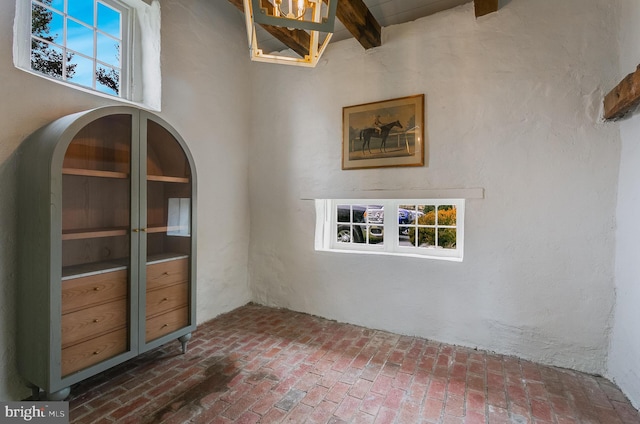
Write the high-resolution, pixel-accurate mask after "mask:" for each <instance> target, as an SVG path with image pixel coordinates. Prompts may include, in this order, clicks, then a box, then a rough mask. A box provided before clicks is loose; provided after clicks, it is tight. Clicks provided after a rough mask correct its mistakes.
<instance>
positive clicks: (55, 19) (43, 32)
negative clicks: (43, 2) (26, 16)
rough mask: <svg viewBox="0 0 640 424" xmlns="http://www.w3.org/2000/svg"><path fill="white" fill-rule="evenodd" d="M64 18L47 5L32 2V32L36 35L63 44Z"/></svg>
mask: <svg viewBox="0 0 640 424" xmlns="http://www.w3.org/2000/svg"><path fill="white" fill-rule="evenodd" d="M63 23H64V18H63V16H62V15H61V14H59V13H56V12H54V11H52V10H50V9H47V8H46V7H42V6H39V5H37V4H32V7H31V34H33V35H35V36H36V37H40V38H43V39H45V40H47V41H52V42H54V43H57V44H62V36H63V25H64V24H63Z"/></svg>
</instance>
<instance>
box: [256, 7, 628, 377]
mask: <svg viewBox="0 0 640 424" xmlns="http://www.w3.org/2000/svg"><path fill="white" fill-rule="evenodd" d="M616 11H617V8H616V6H615V3H614V4H612V3H611V2H609V1H608V0H566V1H562V2H558V1H555V0H537V1H534V2H531V1H526V0H512V1H511V2H509V3H508V4H507V5H506V6H505V7H504V8H503V9H501V10H500V11H499V12H498V13H496V14H492V15H488V16H486V17H483V18H481V19H478V20H476V19H475V18H474V14H473V4H471V3H469V4H467V5H464V6H462V7H460V8H457V9H454V10H450V11H447V12H443V13H440V14H437V15H434V16H431V17H427V18H424V19H421V20H418V21H415V22H412V23H408V24H404V25H398V26H393V27H389V28H386V29H385V30H384V31H383V45H382V46H381V47H378V48H375V49H372V50H368V51H364V50H363V49H362V48H361V47H360V46H359V45H358V44H357V42H356V41H355V40H346V41H343V42H340V43H335V44H333V45H331V46H330V47H329V49H328V51H327V52H326V54H325V56H324V58H323V59H322V60H321V63H320V64H319V65H318V66H317V67H316V68H315V69H313V70H307V69H296V68H288V67H282V66H280V67H278V66H274V65H268V64H254V65H252V68H253V72H254V74H253V78H254V81H255V82H254V98H253V102H252V104H253V110H252V118H253V131H252V139H251V150H250V165H251V166H250V198H251V243H250V246H251V248H250V257H249V264H250V265H249V268H250V281H251V288H252V293H253V294H254V296H255V300H256V301H257V302H260V303H264V304H268V305H275V306H281V307H287V308H291V309H294V310H298V311H304V312H308V313H312V314H317V315H320V316H324V317H328V318H332V319H336V320H339V321H346V322H351V323H356V324H362V325H365V326H368V327H373V328H382V329H387V330H392V331H396V332H399V333H404V334H411V335H419V336H424V337H427V338H430V339H434V340H438V341H443V342H450V343H455V344H459V345H466V346H477V347H479V348H484V349H489V350H492V351H496V352H501V353H505V354H514V355H518V356H520V357H523V358H529V359H532V360H536V361H540V362H543V363H547V364H555V365H560V366H565V367H570V368H575V369H579V370H584V371H589V372H596V373H603V372H604V371H605V369H606V365H605V364H606V356H607V348H608V344H609V335H610V327H611V320H612V309H613V305H614V291H613V287H614V286H613V266H614V253H613V251H614V230H613V228H614V219H615V204H616V185H617V175H618V164H619V157H620V141H619V134H618V129H617V126H616V125H615V124H605V123H602V122H601V120H600V118H599V117H600V116H601V110H600V105H601V102H602V98H603V95H604V93H605V91H606V90H608V89H609V88H610V87H611V85H612V84H613V83H614V81H615V79H616V78H617V68H618V66H617V60H618V57H617V53H616V49H615V46H616V43H617V27H616V25H617V13H616ZM419 93H425V95H426V121H427V125H426V139H427V142H428V145H429V147H428V148H429V157H430V160H429V163H428V166H425V167H421V168H389V169H372V170H357V171H342V170H341V169H340V161H341V156H340V155H341V108H342V107H343V106H348V105H354V104H360V103H366V102H370V101H376V100H383V99H388V98H394V97H400V96H407V95H413V94H419ZM472 187H483V188H485V190H486V192H485V197H486V198H485V199H483V200H471V201H468V202H467V207H466V221H465V226H466V227H465V236H466V240H465V250H466V251H465V260H464V262H463V263H450V262H438V261H433V260H424V259H414V258H398V257H377V256H375V257H371V256H362V255H344V254H342V255H341V254H335V253H326V252H322V253H318V252H315V251H314V250H313V246H314V242H313V237H314V205H313V202H310V201H305V200H301V198H304V197H308V196H309V195H313V193H330V192H331V191H332V190H333V191H335V192H345V191H346V192H348V191H354V192H357V191H359V190H375V189H387V190H394V189H402V190H408V189H440V188H472Z"/></svg>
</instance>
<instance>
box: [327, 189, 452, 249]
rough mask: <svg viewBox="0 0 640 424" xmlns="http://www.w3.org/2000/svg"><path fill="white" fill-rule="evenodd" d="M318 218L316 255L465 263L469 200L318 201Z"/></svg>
mask: <svg viewBox="0 0 640 424" xmlns="http://www.w3.org/2000/svg"><path fill="white" fill-rule="evenodd" d="M385 212H386V214H385ZM391 218H393V219H391ZM316 219H317V221H316V249H317V250H329V251H339V252H358V253H374V254H389V255H403V256H417V257H428V258H438V259H448V260H456V261H461V260H462V256H463V246H464V199H368V200H362V199H340V200H338V199H319V200H316Z"/></svg>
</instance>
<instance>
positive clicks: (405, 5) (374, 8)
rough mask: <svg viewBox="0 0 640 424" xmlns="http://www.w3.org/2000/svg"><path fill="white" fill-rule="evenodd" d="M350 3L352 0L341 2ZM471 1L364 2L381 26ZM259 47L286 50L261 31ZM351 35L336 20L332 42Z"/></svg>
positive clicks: (378, 0)
mask: <svg viewBox="0 0 640 424" xmlns="http://www.w3.org/2000/svg"><path fill="white" fill-rule="evenodd" d="M340 1H350V0H340ZM470 1H471V0H364V3H365V4H366V5H367V7H368V8H369V10H370V11H371V13H372V14H373V16H374V17H375V18H376V20H377V21H378V23H379V24H380V26H382V27H386V26H389V25H396V24H401V23H404V22H410V21H415V20H416V19H418V18H422V17H424V16H428V15H433V14H434V13H437V12H441V11H443V10H447V9H451V8H453V7H456V6H459V5H461V4H465V3H469V2H470ZM257 37H258V45H259V46H260V47H261V48H262V49H263V50H265V51H273V50H282V49H283V48H285V47H284V46H283V45H282V44H281V43H280V42H279V41H278V40H276V39H275V38H273V37H272V36H271V35H269V34H268V33H267V32H266V31H264V30H261V29H259V32H258V34H257ZM351 37H352V35H351V33H350V32H349V31H348V30H347V29H346V28H345V27H344V26H343V25H342V23H341V22H340V20H339V19H336V25H335V30H334V33H333V36H332V38H331V42H335V41H340V40H344V39H347V38H351Z"/></svg>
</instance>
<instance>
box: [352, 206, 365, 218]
mask: <svg viewBox="0 0 640 424" xmlns="http://www.w3.org/2000/svg"><path fill="white" fill-rule="evenodd" d="M366 210H367V207H366V206H365V205H353V211H352V216H351V222H364V221H365V215H366V214H365V212H366Z"/></svg>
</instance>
